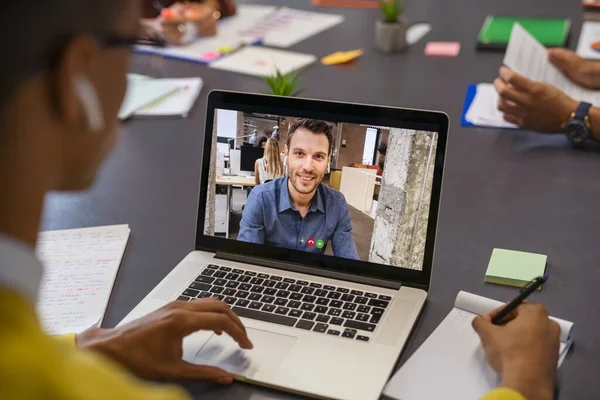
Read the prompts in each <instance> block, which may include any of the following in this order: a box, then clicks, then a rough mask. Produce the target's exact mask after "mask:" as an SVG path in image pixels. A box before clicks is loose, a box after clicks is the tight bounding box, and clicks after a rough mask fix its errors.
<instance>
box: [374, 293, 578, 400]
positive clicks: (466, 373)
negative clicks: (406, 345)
mask: <svg viewBox="0 0 600 400" xmlns="http://www.w3.org/2000/svg"><path fill="white" fill-rule="evenodd" d="M501 305H502V303H501V302H499V301H496V300H492V299H488V298H486V297H481V296H477V295H475V294H471V293H467V292H462V291H461V292H459V293H458V296H456V301H455V302H454V309H452V311H450V313H449V314H448V315H447V316H446V318H444V320H443V321H442V323H441V324H440V325H439V326H438V327H437V328H436V330H435V331H433V333H432V334H431V335H430V336H429V337H428V338H427V340H426V341H425V342H424V343H423V345H421V347H419V349H417V351H416V352H415V353H414V354H413V355H412V356H411V357H410V358H409V359H408V361H407V362H406V363H405V364H404V365H403V366H402V368H400V369H399V370H398V372H396V374H395V375H394V376H393V377H392V379H391V380H390V381H389V382H388V384H387V386H386V388H385V390H384V395H385V396H387V397H388V398H392V399H397V400H431V399H441V398H443V399H448V400H451V399H460V400H471V399H473V400H475V399H478V398H480V397H481V396H483V395H484V394H485V393H487V392H488V391H490V390H492V389H494V388H495V387H497V386H498V384H499V377H498V375H497V374H496V373H495V372H494V370H493V369H492V368H491V367H490V366H489V365H488V363H487V361H486V360H485V354H484V352H483V348H482V347H481V344H480V341H479V336H477V333H475V331H474V330H473V328H472V327H471V321H473V318H475V317H476V316H477V315H481V314H487V313H489V312H490V311H492V310H493V309H495V308H498V307H499V306H501ZM550 318H552V319H553V320H555V321H556V322H558V324H559V325H560V350H559V351H560V355H559V362H558V365H559V366H560V365H561V364H562V361H563V359H564V357H565V355H566V354H567V351H568V350H569V347H570V345H571V330H572V328H573V323H572V322H568V321H564V320H562V319H558V318H554V317H550Z"/></svg>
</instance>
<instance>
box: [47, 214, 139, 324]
mask: <svg viewBox="0 0 600 400" xmlns="http://www.w3.org/2000/svg"><path fill="white" fill-rule="evenodd" d="M129 233H130V229H129V226H128V225H113V226H103V227H96V228H83V229H71V230H61V231H48V232H41V233H40V235H39V238H38V246H37V249H36V253H37V256H38V257H39V259H40V260H41V262H42V264H43V265H44V278H43V279H42V284H41V288H40V296H39V300H38V304H37V310H38V314H39V318H40V321H41V323H42V326H43V327H44V329H45V330H46V332H48V333H49V334H54V335H56V334H64V333H79V332H81V331H84V330H85V329H87V328H89V327H91V326H93V325H97V324H99V323H101V322H102V318H103V317H104V313H105V311H106V307H107V305H108V300H109V297H110V293H111V291H112V287H113V285H114V282H115V279H116V277H117V271H118V269H119V265H120V264H121V259H122V258H123V253H124V251H125V247H126V245H127V240H128V239H129Z"/></svg>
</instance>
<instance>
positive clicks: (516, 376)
mask: <svg viewBox="0 0 600 400" xmlns="http://www.w3.org/2000/svg"><path fill="white" fill-rule="evenodd" d="M536 368H537V367H536V366H532V365H529V366H523V367H520V366H518V365H514V366H507V367H506V368H505V370H506V371H507V372H506V373H505V374H504V376H503V377H502V382H501V384H500V386H501V387H504V388H508V389H511V390H514V391H515V392H517V393H520V394H521V395H523V397H525V398H526V399H527V400H552V399H553V398H554V381H553V380H545V379H543V378H541V377H540V374H538V373H536Z"/></svg>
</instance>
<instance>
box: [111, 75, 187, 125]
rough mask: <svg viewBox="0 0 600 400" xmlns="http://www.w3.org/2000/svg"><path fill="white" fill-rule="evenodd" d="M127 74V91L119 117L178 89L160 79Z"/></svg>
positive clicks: (124, 116)
mask: <svg viewBox="0 0 600 400" xmlns="http://www.w3.org/2000/svg"><path fill="white" fill-rule="evenodd" d="M132 75H133V76H130V75H128V76H127V91H126V92H125V98H124V99H123V104H121V109H120V110H119V118H120V119H125V118H128V117H130V116H131V115H132V114H133V113H134V112H136V111H137V110H139V109H141V108H142V107H144V106H146V105H147V104H150V103H152V102H154V101H156V100H158V99H161V98H164V97H166V96H168V95H169V94H171V93H173V92H175V91H176V90H178V86H177V85H174V84H173V83H170V82H165V81H164V80H160V79H144V78H143V77H142V76H141V75H138V74H132Z"/></svg>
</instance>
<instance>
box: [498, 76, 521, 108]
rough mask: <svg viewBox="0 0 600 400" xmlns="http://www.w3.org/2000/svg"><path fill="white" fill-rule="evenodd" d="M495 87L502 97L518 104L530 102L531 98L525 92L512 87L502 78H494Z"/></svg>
mask: <svg viewBox="0 0 600 400" xmlns="http://www.w3.org/2000/svg"><path fill="white" fill-rule="evenodd" d="M494 88H495V89H496V92H498V95H499V96H500V97H501V98H504V99H506V100H510V101H512V102H515V103H517V104H529V98H528V96H527V95H526V94H525V93H521V92H519V91H518V90H517V89H516V88H513V87H510V86H509V85H508V84H507V83H506V82H504V80H503V79H502V78H496V80H494Z"/></svg>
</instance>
